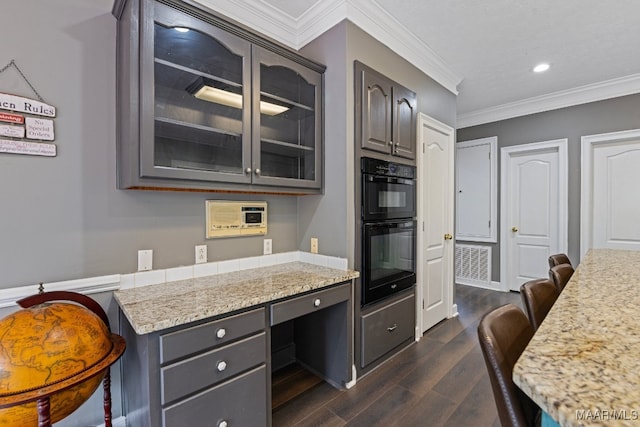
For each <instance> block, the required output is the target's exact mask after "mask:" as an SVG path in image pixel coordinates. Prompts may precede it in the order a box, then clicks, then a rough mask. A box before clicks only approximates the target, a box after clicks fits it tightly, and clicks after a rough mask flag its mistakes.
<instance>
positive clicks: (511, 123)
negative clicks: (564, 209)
mask: <svg viewBox="0 0 640 427" xmlns="http://www.w3.org/2000/svg"><path fill="white" fill-rule="evenodd" d="M638 128H640V94H636V95H629V96H624V97H619V98H613V99H608V100H604V101H599V102H592V103H588V104H583V105H578V106H575V107H568V108H562V109H559V110H553V111H547V112H544V113H538V114H532V115H529V116H524V117H518V118H513V119H509V120H503V121H499V122H494V123H487V124H484V125H478V126H472V127H468V128H463V129H458V130H457V140H458V141H468V140H471V139H477V138H484V137H489V136H497V137H498V147H500V148H502V147H507V146H512V145H520V144H526V143H531V142H540V141H549V140H554V139H561V138H567V139H568V157H569V159H568V161H569V224H568V229H569V242H568V247H569V250H568V252H569V253H568V255H569V258H570V259H571V260H572V262H574V263H577V262H578V261H579V254H580V138H581V137H582V136H584V135H594V134H599V133H606V132H615V131H621V130H629V129H638ZM499 159H500V158H498V162H499V161H500V160H499ZM499 170H500V165H498V171H499ZM498 181H500V179H499V178H498ZM499 185H500V184H499V183H498V188H500V187H499ZM499 203H500V202H499V201H498V204H499ZM499 212H500V207H499V206H498V215H499ZM499 221H500V218H499V217H498V222H499ZM499 232H500V229H499V228H498V233H499ZM499 240H500V235H498V241H499ZM478 244H483V243H478ZM491 246H492V247H493V257H492V262H493V265H492V267H491V270H492V276H493V277H492V280H494V281H499V280H500V245H499V243H498V244H495V245H491Z"/></svg>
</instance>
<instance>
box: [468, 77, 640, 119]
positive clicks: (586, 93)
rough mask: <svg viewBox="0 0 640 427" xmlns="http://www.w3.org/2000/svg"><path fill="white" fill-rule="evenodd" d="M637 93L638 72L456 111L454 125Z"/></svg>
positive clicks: (639, 80) (639, 78)
mask: <svg viewBox="0 0 640 427" xmlns="http://www.w3.org/2000/svg"><path fill="white" fill-rule="evenodd" d="M634 93H640V73H639V74H632V75H629V76H625V77H620V78H616V79H611V80H606V81H603V82H598V83H594V84H589V85H584V86H579V87H576V88H573V89H567V90H562V91H558V92H553V93H550V94H547V95H541V96H536V97H533V98H527V99H523V100H520V101H516V102H510V103H507V104H502V105H497V106H495V107H489V108H483V109H481V110H476V111H471V112H469V113H464V114H459V115H458V120H457V125H456V128H457V129H462V128H466V127H470V126H476V125H481V124H485V123H491V122H497V121H500V120H506V119H511V118H514V117H520V116H526V115H529V114H535V113H542V112H544V111H551V110H557V109H559V108H565V107H572V106H574V105H580V104H587V103H589V102H595V101H602V100H604V99H610V98H617V97H620V96H625V95H632V94H634Z"/></svg>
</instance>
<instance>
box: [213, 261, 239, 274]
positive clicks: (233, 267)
mask: <svg viewBox="0 0 640 427" xmlns="http://www.w3.org/2000/svg"><path fill="white" fill-rule="evenodd" d="M239 270H240V261H239V260H237V259H230V260H227V261H219V262H218V274H223V273H233V272H234V271H239Z"/></svg>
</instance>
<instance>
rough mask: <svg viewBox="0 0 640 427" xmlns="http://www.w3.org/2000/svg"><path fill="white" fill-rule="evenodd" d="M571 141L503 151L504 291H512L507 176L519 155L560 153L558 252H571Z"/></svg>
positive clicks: (502, 233) (502, 276) (502, 258)
mask: <svg viewBox="0 0 640 427" xmlns="http://www.w3.org/2000/svg"><path fill="white" fill-rule="evenodd" d="M567 145H568V139H567V138H563V139H554V140H550V141H542V142H532V143H528V144H520V145H513V146H509V147H502V148H501V149H500V290H501V291H504V292H509V291H510V287H509V284H508V283H507V280H506V279H507V262H506V260H507V252H508V251H507V247H508V240H507V236H509V233H510V229H511V225H510V224H509V221H507V203H506V201H507V180H506V179H505V178H506V177H507V173H508V168H507V166H508V162H509V158H510V157H511V156H512V155H513V154H516V153H523V152H527V151H529V152H536V151H543V150H549V149H555V150H556V151H557V152H558V169H559V170H558V184H559V188H558V211H559V212H558V216H559V218H558V252H563V253H567V247H568V240H569V227H568V220H569V200H568V196H569V192H568V188H569V187H568V186H569V167H568V156H567Z"/></svg>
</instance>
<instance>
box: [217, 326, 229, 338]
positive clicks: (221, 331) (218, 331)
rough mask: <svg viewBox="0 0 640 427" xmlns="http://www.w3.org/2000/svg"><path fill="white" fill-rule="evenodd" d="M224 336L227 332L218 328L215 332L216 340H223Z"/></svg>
mask: <svg viewBox="0 0 640 427" xmlns="http://www.w3.org/2000/svg"><path fill="white" fill-rule="evenodd" d="M225 335H227V330H226V329H225V328H220V329H218V330H217V331H216V337H218V338H224V336H225Z"/></svg>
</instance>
